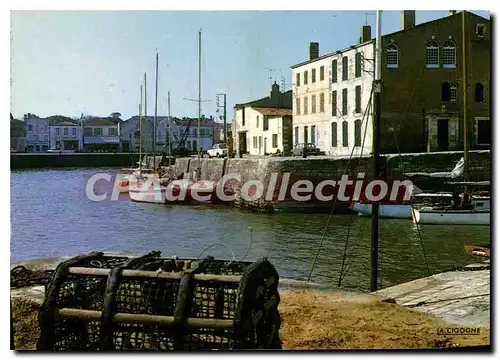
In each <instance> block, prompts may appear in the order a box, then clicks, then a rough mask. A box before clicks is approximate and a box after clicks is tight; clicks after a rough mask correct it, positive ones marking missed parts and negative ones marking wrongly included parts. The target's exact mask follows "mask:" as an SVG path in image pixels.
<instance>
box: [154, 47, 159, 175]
mask: <svg viewBox="0 0 500 360" xmlns="http://www.w3.org/2000/svg"><path fill="white" fill-rule="evenodd" d="M157 116H158V50H156V86H155V117H154V119H153V169H156V118H157Z"/></svg>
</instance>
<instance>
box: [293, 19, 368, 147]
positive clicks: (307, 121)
mask: <svg viewBox="0 0 500 360" xmlns="http://www.w3.org/2000/svg"><path fill="white" fill-rule="evenodd" d="M360 42H361V43H360V44H358V45H354V46H351V47H349V48H347V49H343V50H339V51H335V52H332V53H329V54H326V55H322V56H319V44H318V43H311V44H310V56H309V61H306V62H303V63H300V64H297V65H293V66H292V72H293V80H294V87H293V127H294V129H293V142H294V144H297V143H304V142H305V143H314V144H315V145H316V146H317V147H318V148H319V149H320V150H321V151H324V152H325V153H326V154H329V155H337V156H346V155H347V156H348V155H350V154H351V152H352V151H353V147H354V153H353V156H356V155H360V154H361V151H363V154H369V153H370V152H371V145H372V132H371V126H372V125H371V124H372V118H371V116H372V115H371V114H372V113H371V112H368V111H366V110H367V108H368V104H369V103H370V94H371V90H372V83H373V59H374V41H372V40H371V34H370V26H368V25H366V26H363V28H362V36H361V38H360ZM365 131H366V136H365ZM363 144H364V146H363Z"/></svg>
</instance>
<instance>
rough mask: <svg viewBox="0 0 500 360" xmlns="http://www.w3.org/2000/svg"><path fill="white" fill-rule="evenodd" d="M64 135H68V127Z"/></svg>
mask: <svg viewBox="0 0 500 360" xmlns="http://www.w3.org/2000/svg"><path fill="white" fill-rule="evenodd" d="M64 135H68V128H67V127H65V128H64Z"/></svg>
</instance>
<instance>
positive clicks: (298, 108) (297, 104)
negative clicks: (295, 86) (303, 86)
mask: <svg viewBox="0 0 500 360" xmlns="http://www.w3.org/2000/svg"><path fill="white" fill-rule="evenodd" d="M295 115H300V98H296V99H295Z"/></svg>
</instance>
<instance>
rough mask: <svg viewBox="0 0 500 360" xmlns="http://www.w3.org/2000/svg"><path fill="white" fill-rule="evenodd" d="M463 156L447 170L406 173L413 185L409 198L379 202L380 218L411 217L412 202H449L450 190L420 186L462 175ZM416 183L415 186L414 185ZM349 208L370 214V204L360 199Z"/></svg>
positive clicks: (417, 203) (363, 213) (451, 195)
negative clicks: (400, 200) (440, 190)
mask: <svg viewBox="0 0 500 360" xmlns="http://www.w3.org/2000/svg"><path fill="white" fill-rule="evenodd" d="M463 172H464V158H461V159H460V160H459V161H458V163H457V164H456V165H455V168H454V169H453V170H452V171H449V172H434V173H422V172H418V173H406V174H405V176H406V177H407V178H409V179H411V180H412V182H413V184H414V186H413V188H412V190H411V198H410V199H409V200H408V201H406V202H404V203H397V204H380V205H379V209H380V218H389V219H408V220H411V219H412V215H411V212H412V204H413V205H419V206H424V205H425V206H430V205H436V204H439V205H445V204H451V200H452V198H453V194H452V193H450V192H432V193H431V192H427V191H423V190H421V189H420V187H419V185H420V186H427V185H428V184H433V183H434V185H436V186H439V184H443V183H444V182H445V181H446V180H449V179H456V178H459V177H461V176H462V175H463ZM415 183H417V186H415ZM350 209H351V210H352V211H356V212H358V214H359V215H360V216H371V214H372V205H371V204H369V203H363V202H361V201H359V202H354V203H353V204H351V206H350Z"/></svg>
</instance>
